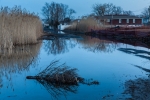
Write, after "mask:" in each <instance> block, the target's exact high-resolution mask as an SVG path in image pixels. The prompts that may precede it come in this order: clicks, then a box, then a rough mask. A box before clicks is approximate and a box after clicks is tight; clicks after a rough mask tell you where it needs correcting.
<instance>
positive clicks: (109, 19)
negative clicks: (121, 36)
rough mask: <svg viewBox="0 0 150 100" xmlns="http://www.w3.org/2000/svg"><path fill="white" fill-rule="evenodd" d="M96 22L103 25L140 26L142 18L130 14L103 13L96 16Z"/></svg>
mask: <svg viewBox="0 0 150 100" xmlns="http://www.w3.org/2000/svg"><path fill="white" fill-rule="evenodd" d="M96 19H97V20H98V22H100V23H102V24H104V25H112V26H118V25H119V26H127V25H128V26H141V25H143V22H142V18H140V17H137V16H130V15H104V16H96Z"/></svg>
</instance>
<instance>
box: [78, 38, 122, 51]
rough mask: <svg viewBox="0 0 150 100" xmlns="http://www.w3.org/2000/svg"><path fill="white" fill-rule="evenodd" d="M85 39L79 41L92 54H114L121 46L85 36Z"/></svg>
mask: <svg viewBox="0 0 150 100" xmlns="http://www.w3.org/2000/svg"><path fill="white" fill-rule="evenodd" d="M83 38H84V39H83V40H79V41H78V42H79V43H80V44H82V45H83V48H84V49H87V50H88V51H91V52H113V51H114V50H115V49H116V48H117V47H118V46H119V44H117V43H115V42H112V41H107V40H100V39H98V38H92V37H90V36H83Z"/></svg>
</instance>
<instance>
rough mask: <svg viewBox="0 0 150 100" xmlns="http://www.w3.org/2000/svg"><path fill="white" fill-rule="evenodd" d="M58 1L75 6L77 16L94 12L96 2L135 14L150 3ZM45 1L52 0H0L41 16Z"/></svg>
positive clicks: (129, 0)
mask: <svg viewBox="0 0 150 100" xmlns="http://www.w3.org/2000/svg"><path fill="white" fill-rule="evenodd" d="M53 1H55V2H58V3H63V4H67V5H69V7H70V8H73V9H74V10H75V11H76V12H77V14H76V17H77V16H82V15H86V14H89V13H91V12H92V5H93V4H95V3H113V4H114V5H116V6H121V7H122V8H123V9H124V10H131V11H134V13H135V14H140V13H141V11H142V10H143V9H144V8H145V7H148V6H149V5H150V1H149V0H121V1H120V0H101V1H99V0H63V1H62V0H53ZM45 2H49V3H50V2H52V1H51V0H0V5H1V6H9V7H12V6H14V5H21V6H22V7H23V8H26V9H27V10H29V11H32V12H36V13H37V12H38V13H39V15H40V16H41V9H42V7H43V6H44V4H45Z"/></svg>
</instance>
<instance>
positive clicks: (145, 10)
mask: <svg viewBox="0 0 150 100" xmlns="http://www.w3.org/2000/svg"><path fill="white" fill-rule="evenodd" d="M141 15H142V16H143V17H149V15H150V14H149V11H148V8H144V10H143V11H142V14H141Z"/></svg>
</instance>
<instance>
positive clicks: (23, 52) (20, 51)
mask: <svg viewBox="0 0 150 100" xmlns="http://www.w3.org/2000/svg"><path fill="white" fill-rule="evenodd" d="M40 47H41V44H37V45H26V46H15V47H14V48H13V49H11V50H1V51H0V75H5V76H6V77H7V78H8V76H9V75H10V74H11V73H20V72H21V71H23V70H28V69H29V66H30V65H32V66H33V67H34V66H36V64H37V61H38V54H39V51H40Z"/></svg>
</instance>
